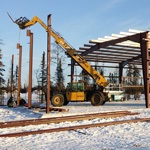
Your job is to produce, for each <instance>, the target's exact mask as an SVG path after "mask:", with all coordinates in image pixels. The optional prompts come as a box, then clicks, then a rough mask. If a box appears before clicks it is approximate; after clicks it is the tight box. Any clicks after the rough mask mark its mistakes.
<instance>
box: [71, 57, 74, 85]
mask: <svg viewBox="0 0 150 150" xmlns="http://www.w3.org/2000/svg"><path fill="white" fill-rule="evenodd" d="M74 65H75V62H74V60H73V59H72V58H71V82H73V81H74Z"/></svg>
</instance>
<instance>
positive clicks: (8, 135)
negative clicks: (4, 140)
mask: <svg viewBox="0 0 150 150" xmlns="http://www.w3.org/2000/svg"><path fill="white" fill-rule="evenodd" d="M145 121H150V118H137V119H133V120H122V121H111V122H103V123H96V124H85V125H77V126H69V127H61V128H52V129H45V130H36V131H29V132H28V131H26V132H18V133H8V134H1V135H0V137H20V136H28V135H33V134H43V133H52V132H61V131H70V130H77V129H87V128H94V127H106V126H111V125H118V124H125V123H137V122H145Z"/></svg>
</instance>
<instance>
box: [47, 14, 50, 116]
mask: <svg viewBox="0 0 150 150" xmlns="http://www.w3.org/2000/svg"><path fill="white" fill-rule="evenodd" d="M47 27H48V28H47V30H48V32H47V101H46V113H49V110H50V109H49V108H50V51H51V42H50V41H51V14H50V15H48V16H47Z"/></svg>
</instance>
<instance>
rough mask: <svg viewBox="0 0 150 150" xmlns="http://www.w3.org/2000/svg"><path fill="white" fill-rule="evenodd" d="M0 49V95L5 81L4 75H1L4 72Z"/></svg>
mask: <svg viewBox="0 0 150 150" xmlns="http://www.w3.org/2000/svg"><path fill="white" fill-rule="evenodd" d="M1 51H2V50H1V49H0V94H2V89H1V88H2V86H3V85H4V83H5V79H4V74H3V72H4V71H5V69H4V66H5V65H4V64H3V62H2V54H1Z"/></svg>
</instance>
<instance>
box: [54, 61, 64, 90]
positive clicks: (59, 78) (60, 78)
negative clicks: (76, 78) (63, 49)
mask: <svg viewBox="0 0 150 150" xmlns="http://www.w3.org/2000/svg"><path fill="white" fill-rule="evenodd" d="M55 81H56V83H55V85H56V87H57V90H58V91H63V90H64V87H65V86H64V81H65V78H64V75H63V69H62V62H61V59H59V60H58V64H57V68H56V72H55Z"/></svg>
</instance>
